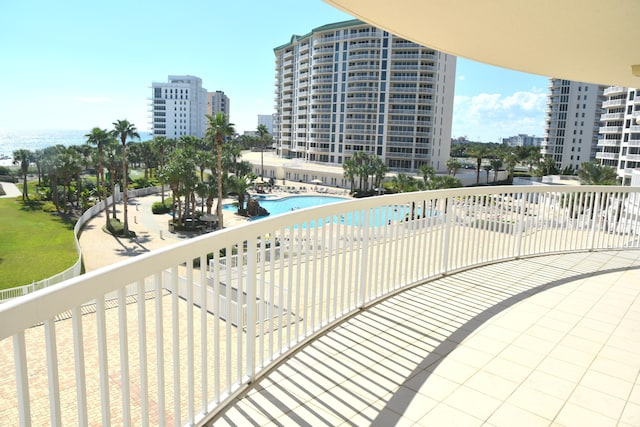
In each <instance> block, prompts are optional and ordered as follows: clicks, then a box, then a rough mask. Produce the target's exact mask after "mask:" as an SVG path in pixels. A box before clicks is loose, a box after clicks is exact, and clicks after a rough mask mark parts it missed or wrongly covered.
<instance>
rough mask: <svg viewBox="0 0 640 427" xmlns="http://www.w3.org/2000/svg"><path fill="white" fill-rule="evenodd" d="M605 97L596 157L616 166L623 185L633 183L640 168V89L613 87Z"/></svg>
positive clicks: (609, 88) (605, 93)
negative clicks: (639, 119) (633, 178)
mask: <svg viewBox="0 0 640 427" xmlns="http://www.w3.org/2000/svg"><path fill="white" fill-rule="evenodd" d="M604 96H605V97H606V99H605V101H604V102H603V103H602V108H603V109H604V112H603V114H602V116H601V124H602V127H600V136H599V139H598V153H597V154H596V158H597V159H598V160H599V161H600V163H601V164H603V165H605V166H611V167H614V168H616V169H617V170H618V176H619V177H621V178H622V182H623V184H624V185H629V184H630V183H631V182H632V177H633V176H634V170H637V169H638V168H640V125H639V124H638V122H637V120H638V117H640V90H638V89H629V88H626V87H620V86H610V87H608V88H606V89H605V90H604ZM636 175H637V172H636Z"/></svg>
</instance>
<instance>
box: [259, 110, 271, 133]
mask: <svg viewBox="0 0 640 427" xmlns="http://www.w3.org/2000/svg"><path fill="white" fill-rule="evenodd" d="M260 125H265V126H266V128H267V131H269V135H273V114H258V126H260Z"/></svg>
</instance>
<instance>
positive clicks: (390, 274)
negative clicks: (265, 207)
mask: <svg viewBox="0 0 640 427" xmlns="http://www.w3.org/2000/svg"><path fill="white" fill-rule="evenodd" d="M639 214H640V191H639V190H638V189H637V188H632V187H593V186H580V187H556V186H554V187H551V188H544V187H542V188H541V187H527V186H524V187H492V188H473V189H468V188H463V189H455V190H439V191H432V192H422V193H403V194H398V195H392V196H383V197H375V198H367V199H359V200H354V201H346V202H340V203H336V204H331V205H325V206H322V207H318V208H311V209H304V210H299V211H294V212H291V213H288V214H285V215H280V216H276V217H273V218H269V219H264V220H259V221H254V222H251V223H249V224H247V225H245V226H241V227H237V228H231V229H226V230H222V231H219V232H216V233H211V234H208V235H204V236H201V237H198V238H194V239H192V240H189V241H186V242H184V243H180V244H177V245H175V246H171V247H167V248H164V249H161V250H157V251H153V252H149V253H146V254H143V255H140V256H138V257H136V258H133V259H130V260H128V261H124V262H121V263H118V264H116V265H113V266H110V267H106V268H103V269H100V270H97V271H93V272H90V273H88V274H85V275H82V276H79V277H76V278H73V279H70V280H67V281H65V282H63V283H60V284H57V285H54V286H51V287H49V288H46V289H43V290H40V291H37V292H34V293H32V294H29V295H26V296H24V297H20V298H16V299H13V300H10V301H8V302H5V303H4V304H2V305H0V352H2V354H3V358H2V360H1V361H0V375H1V377H0V378H2V379H1V380H0V393H1V395H0V398H1V399H2V402H3V405H2V408H0V414H1V416H2V422H3V424H7V425H24V426H26V425H43V424H50V425H62V424H65V425H67V424H76V425H88V424H101V425H114V424H118V425H130V424H133V425H166V424H187V425H203V424H204V423H205V422H207V421H208V420H210V419H212V418H213V417H215V415H216V413H217V412H218V411H220V410H221V409H222V408H223V407H224V405H226V404H227V403H229V402H230V401H232V399H234V398H235V397H236V396H238V395H239V394H240V393H242V392H244V391H246V390H247V388H248V387H250V386H251V384H253V383H254V382H255V381H256V380H258V379H259V378H260V377H261V376H262V375H264V374H265V373H267V372H268V371H269V368H270V367H271V366H273V364H274V363H275V362H278V361H281V360H284V358H285V357H286V356H287V355H288V354H290V353H291V352H292V351H294V350H295V349H297V348H298V347H300V346H301V345H302V344H303V343H305V342H308V341H309V340H311V339H313V338H314V337H316V336H317V335H319V334H321V333H323V332H324V331H326V330H327V329H328V328H329V327H331V326H332V325H335V324H336V323H338V322H340V321H342V320H343V319H345V318H346V317H348V316H350V315H352V314H355V313H357V312H358V311H359V310H361V309H362V308H364V307H367V306H369V305H371V304H373V303H375V302H377V301H379V300H381V299H383V298H385V297H387V296H389V295H392V294H394V293H396V292H399V291H402V290H403V289H407V288H409V287H411V286H413V285H416V284H419V283H423V282H425V281H426V280H428V279H430V278H434V277H438V276H440V275H442V274H446V273H450V272H453V271H456V270H459V269H463V268H468V267H472V266H476V265H482V264H486V263H490V262H497V261H500V260H507V259H513V258H516V257H522V256H532V255H540V254H546V253H555V252H563V251H587V250H597V249H604V248H606V249H611V248H638V247H640V236H639V233H640V215H639Z"/></svg>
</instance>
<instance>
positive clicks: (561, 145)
mask: <svg viewBox="0 0 640 427" xmlns="http://www.w3.org/2000/svg"><path fill="white" fill-rule="evenodd" d="M604 88H605V86H601V85H596V84H590V83H582V82H575V81H572V80H562V79H550V81H549V96H548V100H547V115H546V119H545V136H544V141H543V142H542V149H541V150H540V152H541V154H542V155H544V156H553V159H554V160H555V162H556V168H558V169H559V170H562V169H564V168H566V167H571V168H572V169H573V170H578V169H579V168H580V165H581V164H582V163H584V162H589V161H593V160H594V159H595V156H596V151H597V145H598V128H599V121H600V114H601V112H602V101H603V100H604V96H603V91H604Z"/></svg>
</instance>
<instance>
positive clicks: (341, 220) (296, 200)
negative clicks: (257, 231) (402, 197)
mask: <svg viewBox="0 0 640 427" xmlns="http://www.w3.org/2000/svg"><path fill="white" fill-rule="evenodd" d="M345 200H348V199H345V198H342V197H331V196H290V197H285V198H283V199H277V200H265V199H262V200H259V202H260V206H262V207H263V208H265V209H266V210H267V211H269V213H270V214H271V215H279V214H283V213H287V212H291V211H295V210H298V209H304V208H310V207H314V206H321V205H328V204H331V203H336V202H341V201H345ZM222 209H223V210H224V211H225V212H233V213H236V212H237V211H238V208H237V207H236V206H233V205H223V206H222ZM412 212H413V215H414V216H417V217H420V216H421V215H422V209H421V208H420V207H418V206H415V207H413V209H412V208H411V207H410V206H409V205H401V206H387V207H386V208H381V207H378V208H376V209H374V210H373V211H372V212H370V214H369V226H371V227H379V226H381V225H386V224H390V223H392V222H396V221H402V220H405V219H408V218H409V217H410V216H411V215H412ZM432 215H437V214H436V213H435V212H431V210H429V209H427V210H426V216H428V217H429V216H432ZM261 218H268V217H262V216H261V217H255V218H252V220H257V219H261ZM319 221H320V224H322V223H323V222H324V221H322V220H319ZM333 222H334V223H338V224H345V225H360V224H361V223H363V222H364V214H363V213H362V212H358V213H352V212H348V213H347V214H346V215H341V216H340V217H338V216H335V217H334V218H333ZM315 224H316V221H314V220H312V221H309V225H310V226H311V227H315ZM304 227H305V226H304V225H303V228H304Z"/></svg>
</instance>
